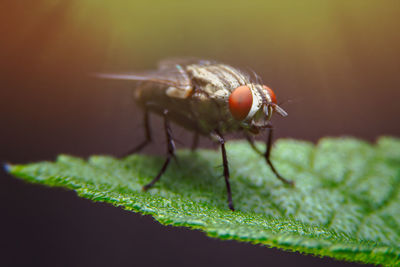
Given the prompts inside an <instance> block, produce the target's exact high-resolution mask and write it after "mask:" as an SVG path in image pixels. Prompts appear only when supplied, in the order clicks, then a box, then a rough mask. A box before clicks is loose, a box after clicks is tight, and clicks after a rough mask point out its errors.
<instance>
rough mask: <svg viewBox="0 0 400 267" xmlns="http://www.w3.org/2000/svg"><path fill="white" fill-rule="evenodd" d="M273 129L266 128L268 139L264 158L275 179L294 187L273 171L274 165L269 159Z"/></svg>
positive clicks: (289, 181) (291, 182)
mask: <svg viewBox="0 0 400 267" xmlns="http://www.w3.org/2000/svg"><path fill="white" fill-rule="evenodd" d="M273 131H274V130H273V128H272V127H268V139H267V142H266V150H265V153H264V158H265V160H266V161H267V163H268V165H269V166H270V167H271V170H272V171H273V172H274V173H275V175H276V177H277V178H278V179H279V180H281V181H282V182H284V183H285V184H288V185H291V186H294V182H293V181H291V180H287V179H285V178H283V177H282V176H281V175H280V174H279V173H278V171H277V170H276V169H275V167H274V165H273V164H272V162H271V159H270V154H271V147H272V135H273Z"/></svg>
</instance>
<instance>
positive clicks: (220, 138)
mask: <svg viewBox="0 0 400 267" xmlns="http://www.w3.org/2000/svg"><path fill="white" fill-rule="evenodd" d="M215 137H216V138H217V140H218V142H219V144H220V145H221V151H222V162H223V165H224V178H225V184H226V191H227V194H228V206H229V208H230V209H231V210H232V211H234V210H235V208H234V207H233V202H232V192H231V185H230V183H229V167H228V159H227V157H226V150H225V139H224V137H223V136H222V135H221V134H220V133H219V132H216V133H215Z"/></svg>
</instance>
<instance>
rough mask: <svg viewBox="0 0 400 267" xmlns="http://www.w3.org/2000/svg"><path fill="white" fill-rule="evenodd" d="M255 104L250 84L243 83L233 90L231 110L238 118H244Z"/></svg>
mask: <svg viewBox="0 0 400 267" xmlns="http://www.w3.org/2000/svg"><path fill="white" fill-rule="evenodd" d="M252 105H253V95H252V93H251V90H250V88H249V87H248V86H246V85H242V86H239V87H238V88H236V89H235V90H233V92H232V93H231V95H230V96H229V110H230V111H231V114H232V116H233V117H234V118H235V119H236V120H238V121H241V120H244V119H245V118H246V117H247V115H248V114H249V111H250V109H251V106H252Z"/></svg>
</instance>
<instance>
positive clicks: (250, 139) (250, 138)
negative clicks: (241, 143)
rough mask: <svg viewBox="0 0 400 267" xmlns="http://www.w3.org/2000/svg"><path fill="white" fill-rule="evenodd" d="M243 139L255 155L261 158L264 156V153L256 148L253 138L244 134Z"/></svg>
mask: <svg viewBox="0 0 400 267" xmlns="http://www.w3.org/2000/svg"><path fill="white" fill-rule="evenodd" d="M245 138H246V140H247V142H249V144H250V146H251V148H252V149H253V150H254V151H255V152H256V153H257V154H259V155H261V156H264V152H262V151H261V150H260V149H259V148H258V147H257V146H256V144H255V143H254V138H253V137H252V136H251V135H250V134H248V133H245Z"/></svg>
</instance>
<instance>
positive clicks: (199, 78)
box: [96, 59, 293, 210]
mask: <svg viewBox="0 0 400 267" xmlns="http://www.w3.org/2000/svg"><path fill="white" fill-rule="evenodd" d="M96 76H97V77H100V78H105V79H118V80H131V81H136V82H140V83H139V84H138V86H137V87H136V88H135V91H134V98H135V100H136V102H137V103H138V104H139V105H140V106H141V107H142V108H143V110H144V117H143V120H144V132H145V136H146V139H145V140H144V141H143V142H142V143H140V144H138V145H137V146H136V147H135V148H134V149H133V150H131V151H130V153H135V152H138V151H140V150H141V149H142V148H144V147H145V146H146V145H148V144H149V143H151V141H152V134H151V129H150V124H149V113H156V114H159V115H161V116H162V117H163V118H164V131H165V135H166V139H167V156H166V159H165V162H164V164H163V166H162V167H161V169H160V171H159V172H158V174H157V176H156V177H155V178H154V179H153V180H152V181H151V182H150V183H148V184H146V185H144V186H143V190H147V189H149V188H150V187H152V186H153V185H154V184H155V183H156V182H157V181H158V180H160V178H161V176H162V175H163V174H164V172H165V171H166V170H167V168H168V165H169V164H170V161H171V159H172V158H174V157H175V143H174V138H173V135H172V130H171V127H170V121H173V122H175V123H177V124H179V125H181V126H183V127H184V128H186V129H188V130H190V131H192V132H194V139H193V145H192V148H193V149H194V148H196V147H197V143H198V138H199V136H200V135H202V136H206V137H209V138H211V139H212V140H214V141H216V142H217V143H219V145H220V146H221V152H222V162H223V174H224V178H225V184H226V189H227V196H228V206H229V208H230V209H231V210H234V205H233V202H232V192H231V187H230V183H229V167H228V160H227V155H226V149H225V138H224V135H225V134H227V133H232V132H238V131H240V132H242V133H243V134H244V136H245V137H246V139H247V140H248V142H249V144H250V145H251V147H252V148H253V149H254V150H255V151H256V152H257V153H259V154H260V155H262V156H264V158H265V160H266V163H267V164H268V165H269V166H270V168H271V169H272V171H273V172H274V174H275V175H276V177H277V178H278V179H279V180H281V181H282V182H284V183H286V184H289V185H293V182H292V181H290V180H287V179H285V178H284V177H282V176H281V175H280V174H279V173H278V171H277V170H276V168H275V167H274V165H273V164H272V162H271V160H270V151H271V144H272V134H273V128H272V125H271V123H270V119H271V116H272V115H273V114H274V113H277V114H279V115H281V116H283V117H285V116H287V113H286V112H285V111H284V110H283V109H282V108H281V107H279V106H278V105H277V102H276V96H275V93H274V91H272V89H270V88H269V87H267V86H266V85H263V84H262V83H260V82H259V81H258V78H257V79H256V80H257V81H252V79H251V78H250V76H249V75H247V74H246V73H244V72H242V71H240V70H238V69H236V68H234V67H231V66H229V65H226V64H222V63H217V62H213V61H209V60H194V59H168V60H164V61H161V62H160V63H159V66H158V69H157V70H155V71H148V72H143V73H101V74H97V75H96ZM262 130H268V137H267V139H266V150H265V152H262V151H260V150H259V149H258V148H257V147H256V146H255V143H254V139H253V136H254V135H256V134H258V133H259V132H261V131H262Z"/></svg>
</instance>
